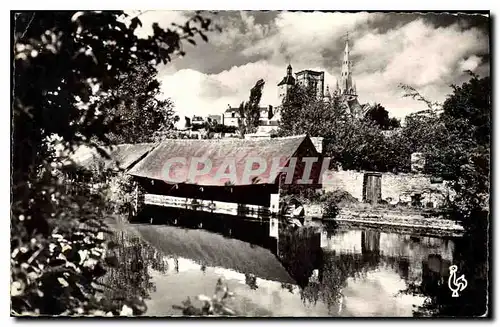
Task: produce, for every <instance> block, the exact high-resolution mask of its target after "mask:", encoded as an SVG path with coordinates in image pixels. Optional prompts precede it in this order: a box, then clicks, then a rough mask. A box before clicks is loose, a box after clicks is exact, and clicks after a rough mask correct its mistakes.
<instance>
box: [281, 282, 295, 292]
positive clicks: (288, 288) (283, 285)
mask: <svg viewBox="0 0 500 327" xmlns="http://www.w3.org/2000/svg"><path fill="white" fill-rule="evenodd" d="M281 288H283V289H286V290H288V292H290V293H292V294H293V285H292V284H289V283H281Z"/></svg>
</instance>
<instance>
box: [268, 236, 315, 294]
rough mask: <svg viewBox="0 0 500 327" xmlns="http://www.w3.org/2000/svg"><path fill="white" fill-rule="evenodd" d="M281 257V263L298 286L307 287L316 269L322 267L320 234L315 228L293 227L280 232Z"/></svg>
mask: <svg viewBox="0 0 500 327" xmlns="http://www.w3.org/2000/svg"><path fill="white" fill-rule="evenodd" d="M278 246H279V254H280V255H279V256H280V260H281V263H282V264H283V266H284V267H285V268H286V270H287V271H288V273H289V274H290V275H291V276H292V277H293V279H294V280H295V281H296V282H297V284H298V285H299V286H301V287H305V286H306V285H307V284H308V282H309V277H310V276H311V273H312V271H313V270H314V269H316V268H318V267H319V266H320V264H321V263H320V261H321V253H322V251H321V247H320V234H319V232H318V231H317V230H316V229H315V228H307V227H305V228H299V229H293V228H292V227H288V228H285V229H283V230H280V235H279V244H278Z"/></svg>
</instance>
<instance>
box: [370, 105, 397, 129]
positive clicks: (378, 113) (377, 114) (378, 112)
mask: <svg viewBox="0 0 500 327" xmlns="http://www.w3.org/2000/svg"><path fill="white" fill-rule="evenodd" d="M364 118H365V119H368V120H371V121H373V122H375V123H376V124H377V125H378V126H379V127H380V128H381V129H384V130H387V129H393V128H398V127H400V126H401V123H400V122H399V120H398V119H396V118H389V112H388V111H387V110H386V109H385V108H384V107H383V106H382V105H381V104H380V103H377V104H376V105H375V106H373V107H371V108H370V109H369V110H368V111H367V112H366V114H365V117H364Z"/></svg>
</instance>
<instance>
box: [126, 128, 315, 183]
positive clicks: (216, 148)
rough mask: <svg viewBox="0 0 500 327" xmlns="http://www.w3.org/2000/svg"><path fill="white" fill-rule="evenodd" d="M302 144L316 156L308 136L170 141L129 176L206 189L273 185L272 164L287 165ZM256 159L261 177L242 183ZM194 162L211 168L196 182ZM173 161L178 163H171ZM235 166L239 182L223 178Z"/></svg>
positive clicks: (200, 167)
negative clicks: (192, 171)
mask: <svg viewBox="0 0 500 327" xmlns="http://www.w3.org/2000/svg"><path fill="white" fill-rule="evenodd" d="M303 144H304V145H303ZM301 145H303V146H308V147H310V148H311V151H312V153H314V154H317V152H316V150H315V148H314V146H313V145H312V143H311V141H310V140H309V137H308V136H306V135H300V136H291V137H283V138H271V139H250V140H247V139H217V140H213V139H212V140H186V139H168V140H164V141H162V142H161V143H160V144H159V145H158V146H157V147H156V148H155V149H154V150H152V151H151V152H150V153H149V154H148V155H146V156H145V157H144V159H142V160H141V161H139V162H138V163H137V164H136V165H134V167H132V169H130V170H129V171H128V173H129V174H130V175H133V176H137V177H145V178H150V179H155V180H163V181H166V182H170V181H173V180H175V183H187V184H195V185H203V186H224V185H234V186H240V185H251V184H273V183H274V180H272V179H270V178H269V176H270V175H273V176H274V173H276V171H272V169H273V162H278V160H279V163H280V164H279V167H283V166H285V165H286V163H287V162H288V161H289V160H290V158H291V157H293V156H294V155H295V153H296V152H297V150H298V149H299V147H301ZM253 158H259V159H260V160H262V161H265V163H266V169H265V171H264V172H262V173H261V174H258V176H253V175H252V176H251V178H250V179H249V180H243V178H241V177H242V176H243V172H244V170H245V165H247V164H248V162H254V161H255V160H254V159H253ZM276 158H277V159H276ZM194 159H196V160H198V161H202V162H210V164H211V169H210V170H209V171H207V173H205V174H201V175H197V176H194V179H193V180H191V179H188V178H189V177H190V176H189V168H190V164H191V162H192V160H194ZM174 161H177V162H178V163H177V164H171V163H172V162H174ZM193 162H194V161H193ZM169 163H170V164H169ZM233 164H234V169H233V172H235V175H236V176H237V180H236V181H235V180H234V179H230V178H227V179H226V178H220V170H221V169H222V168H221V167H228V165H229V166H230V167H228V168H227V169H226V170H223V172H226V173H229V172H231V169H232V168H233V166H232V165H233ZM275 166H276V165H275ZM258 168H259V164H257V163H255V164H254V165H252V169H254V170H257V169H258ZM198 169H200V170H202V169H203V164H201V163H200V164H199V166H198ZM247 169H248V168H247ZM248 170H250V169H248ZM217 173H219V174H217ZM191 177H193V176H191Z"/></svg>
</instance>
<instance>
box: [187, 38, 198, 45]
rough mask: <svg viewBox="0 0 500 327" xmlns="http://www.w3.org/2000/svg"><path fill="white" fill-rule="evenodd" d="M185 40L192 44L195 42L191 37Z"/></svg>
mask: <svg viewBox="0 0 500 327" xmlns="http://www.w3.org/2000/svg"><path fill="white" fill-rule="evenodd" d="M187 41H188V42H189V43H191V44H192V45H196V42H195V41H194V40H193V39H187Z"/></svg>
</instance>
